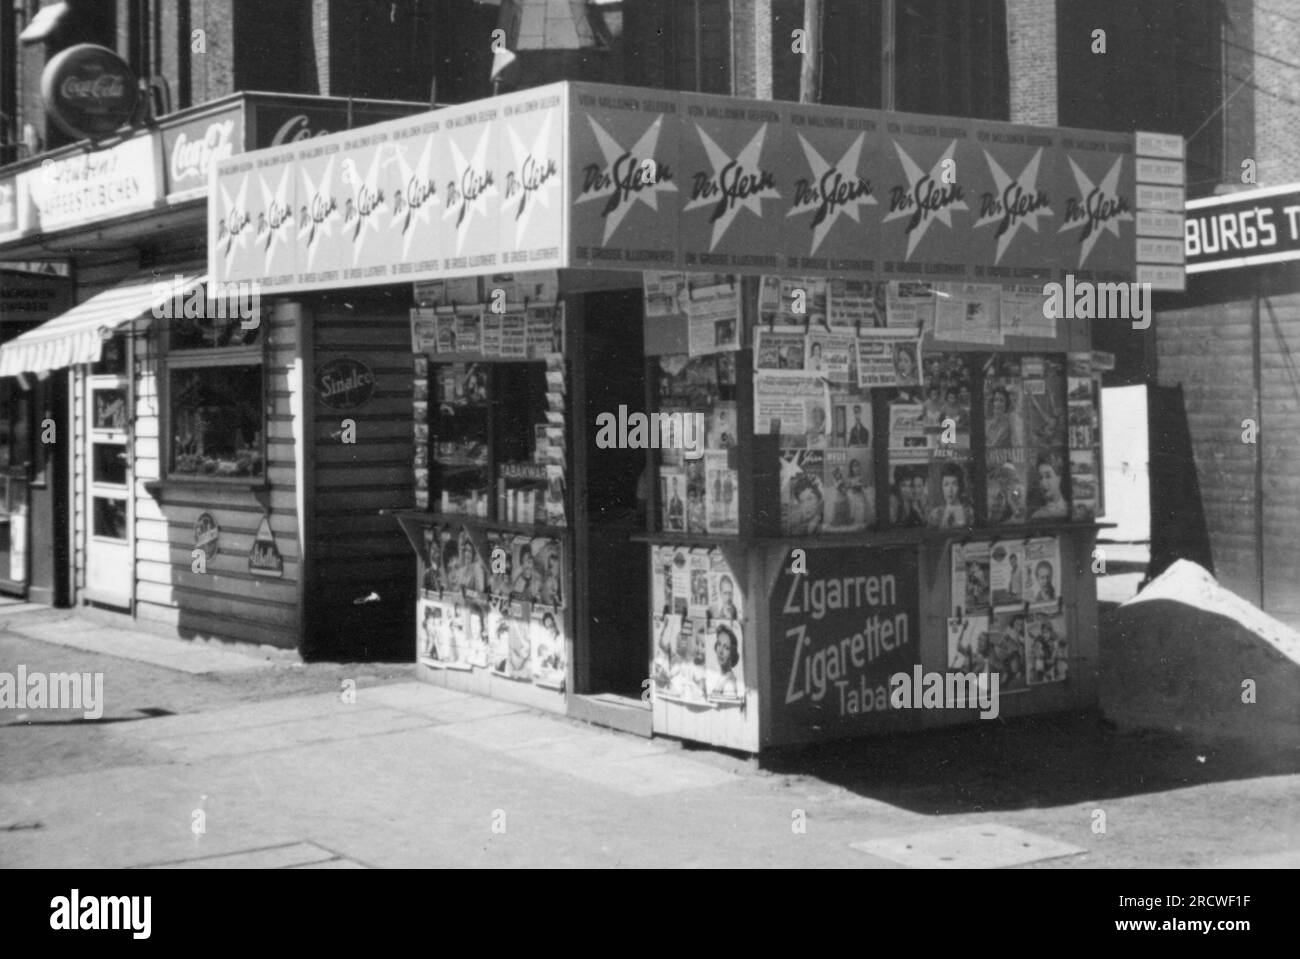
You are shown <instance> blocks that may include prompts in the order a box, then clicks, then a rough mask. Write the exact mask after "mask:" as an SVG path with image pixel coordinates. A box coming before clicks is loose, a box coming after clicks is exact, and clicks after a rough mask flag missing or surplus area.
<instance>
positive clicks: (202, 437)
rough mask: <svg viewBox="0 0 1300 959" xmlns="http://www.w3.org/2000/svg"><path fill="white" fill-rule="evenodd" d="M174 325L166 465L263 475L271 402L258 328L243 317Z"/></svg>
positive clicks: (223, 474)
mask: <svg viewBox="0 0 1300 959" xmlns="http://www.w3.org/2000/svg"><path fill="white" fill-rule="evenodd" d="M172 322H173V328H172V329H171V330H170V331H169V340H170V343H169V349H168V352H167V371H166V376H165V391H166V396H167V435H168V437H169V440H168V450H167V472H168V476H169V477H170V478H172V479H201V480H218V481H220V480H243V481H247V480H250V479H260V478H261V477H263V476H264V474H265V465H266V426H267V415H266V404H265V386H264V382H263V380H264V364H263V354H262V345H261V343H260V342H259V337H258V330H257V329H252V330H245V329H243V327H242V325H241V323H240V321H239V319H238V318H233V319H184V320H180V319H178V320H174V321H172Z"/></svg>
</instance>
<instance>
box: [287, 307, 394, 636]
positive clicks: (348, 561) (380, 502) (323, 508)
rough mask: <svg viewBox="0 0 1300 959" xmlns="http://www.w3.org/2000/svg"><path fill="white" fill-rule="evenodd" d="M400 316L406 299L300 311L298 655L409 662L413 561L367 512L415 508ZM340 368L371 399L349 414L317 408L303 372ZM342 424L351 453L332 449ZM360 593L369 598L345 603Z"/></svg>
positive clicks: (339, 442)
mask: <svg viewBox="0 0 1300 959" xmlns="http://www.w3.org/2000/svg"><path fill="white" fill-rule="evenodd" d="M409 310H410V302H409V297H408V298H407V299H406V300H403V298H402V297H400V296H394V297H363V296H359V295H358V296H351V297H348V298H347V299H346V301H345V300H344V299H343V298H339V297H322V298H319V299H317V300H316V301H315V302H313V303H311V304H310V305H309V306H307V308H306V313H307V315H308V316H309V317H310V322H311V323H312V330H311V336H312V339H313V341H314V348H313V355H312V360H311V362H310V363H309V364H307V369H306V371H305V374H304V375H305V376H306V377H307V378H308V383H309V389H308V392H309V393H310V394H312V395H309V396H307V397H306V400H307V405H308V406H309V407H310V411H311V413H310V416H308V418H307V422H308V424H309V430H310V434H309V439H308V443H309V445H310V456H311V461H310V463H311V473H310V474H309V476H310V477H311V478H310V479H309V483H310V485H309V487H308V489H309V491H310V495H309V496H308V497H307V510H308V513H309V516H310V521H309V526H308V543H309V545H308V549H309V551H310V554H311V572H310V578H309V581H308V584H309V589H308V595H307V600H306V604H307V635H306V636H305V637H304V655H308V656H313V657H317V656H319V657H329V658H344V659H365V658H382V659H394V660H401V661H407V662H409V661H411V660H412V659H414V649H415V643H414V637H415V598H416V564H415V555H414V552H413V551H412V549H411V546H410V544H409V543H408V542H407V539H406V535H405V534H404V533H403V532H402V530H401V527H399V526H398V524H397V521H396V520H395V519H393V517H391V516H381V515H380V513H379V511H380V510H383V509H411V508H413V507H414V505H415V486H414V474H413V472H412V457H413V455H414V442H413V438H412V422H413V420H412V407H411V402H412V382H413V365H412V354H411V324H410V312H409ZM340 358H349V359H353V360H358V361H360V362H362V363H364V364H365V365H366V366H368V367H369V368H370V369H371V371H372V372H373V373H374V377H375V389H374V393H373V394H372V396H371V397H370V399H369V400H368V401H367V402H366V403H364V404H363V405H361V406H359V407H357V408H356V409H351V410H345V411H338V410H331V409H328V408H327V407H325V406H324V405H323V404H322V403H321V402H320V399H319V397H318V396H316V395H315V390H314V386H313V385H311V384H314V383H315V376H314V371H315V370H318V369H319V368H320V367H321V366H323V365H324V364H326V363H328V362H330V361H331V360H335V359H340ZM345 419H351V420H353V421H355V423H356V442H355V443H352V444H349V443H344V442H343V421H344V420H345ZM372 593H373V594H376V595H377V596H378V597H379V599H378V600H376V601H372V602H366V603H355V602H354V600H357V599H360V598H362V597H366V596H369V595H370V594H372Z"/></svg>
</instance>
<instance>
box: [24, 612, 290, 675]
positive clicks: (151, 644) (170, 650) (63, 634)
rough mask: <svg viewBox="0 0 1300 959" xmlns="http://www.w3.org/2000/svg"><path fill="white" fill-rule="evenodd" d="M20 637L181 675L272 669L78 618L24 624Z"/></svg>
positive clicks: (224, 653)
mask: <svg viewBox="0 0 1300 959" xmlns="http://www.w3.org/2000/svg"><path fill="white" fill-rule="evenodd" d="M11 631H12V632H14V633H17V634H18V635H20V636H26V637H28V638H30V639H37V640H40V641H41V642H45V643H54V644H56V645H59V646H70V647H72V648H73V649H82V650H85V651H86V652H89V653H101V654H103V655H105V656H117V657H118V658H120V659H130V660H134V661H135V662H140V663H150V664H152V665H154V666H162V667H163V668H164V669H174V670H176V671H178V672H182V673H193V674H196V675H197V674H201V673H225V672H233V671H236V670H246V669H269V668H271V667H272V666H273V665H274V663H272V662H271V660H269V659H256V658H254V657H252V656H245V655H244V654H243V653H238V652H234V651H233V650H224V649H212V648H210V647H207V646H199V645H196V644H194V643H188V642H186V641H184V640H182V639H166V638H164V637H161V636H150V635H148V634H146V633H138V632H134V631H132V630H127V629H115V628H113V627H111V626H100V625H98V624H95V623H91V622H88V621H86V620H82V619H80V618H77V617H69V618H67V619H63V620H61V621H59V622H53V623H24V624H22V625H17V626H14V627H13V628H12V630H11Z"/></svg>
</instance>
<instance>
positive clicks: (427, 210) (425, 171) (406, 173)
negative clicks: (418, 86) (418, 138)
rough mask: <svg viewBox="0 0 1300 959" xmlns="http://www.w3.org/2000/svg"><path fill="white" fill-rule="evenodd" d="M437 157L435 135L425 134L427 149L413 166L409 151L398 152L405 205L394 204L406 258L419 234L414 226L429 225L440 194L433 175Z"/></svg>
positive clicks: (403, 252) (425, 147) (403, 253)
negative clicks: (437, 191) (407, 157)
mask: <svg viewBox="0 0 1300 959" xmlns="http://www.w3.org/2000/svg"><path fill="white" fill-rule="evenodd" d="M432 159H433V137H425V140H424V152H422V153H421V154H420V159H419V160H417V161H416V163H415V166H414V167H412V166H411V165H410V164H409V163H407V162H406V151H405V150H398V151H397V160H398V163H399V164H400V165H401V168H402V187H401V189H402V190H403V191H404V192H403V193H402V204H401V206H400V208H399V205H398V204H396V203H394V205H393V210H394V214H393V219H394V220H395V221H396V220H399V219H400V220H401V221H402V258H403V259H405V258H406V256H407V254H408V253H410V250H411V240H412V239H413V238H414V237H415V230H414V229H413V227H414V226H415V225H416V223H417V222H418V223H423V224H425V225H426V226H428V225H429V215H430V214H431V213H432V212H433V207H434V197H435V196H436V195H437V193H436V188H435V186H434V183H433V179H432V178H431V177H430V176H429V162H430V161H431V160H432Z"/></svg>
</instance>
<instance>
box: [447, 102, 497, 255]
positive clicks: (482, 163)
mask: <svg viewBox="0 0 1300 959" xmlns="http://www.w3.org/2000/svg"><path fill="white" fill-rule="evenodd" d="M491 132H492V128H491V127H490V126H487V127H484V128H483V133H482V134H481V135H480V136H479V138H478V144H477V145H475V147H474V153H473V155H472V156H471V158H470V159H469V160H468V161H467V160H466V159H465V154H463V153H461V152H460V145H459V144H457V143H456V141H455V140H452V141H451V157H452V168H453V169H454V170H456V171H457V173H458V174H459V177H460V182H459V183H455V184H453V188H452V190H449V191H448V193H447V200H448V204H449V205H448V207H447V210H446V212H445V213H443V215H442V218H443V219H444V220H445V219H447V218H449V217H452V216H454V217H456V252H457V253H460V251H461V248H462V247H464V245H465V234H466V233H468V232H469V227H470V223H471V222H473V219H474V214H475V213H476V212H477V213H478V214H479V217H480V218H482V219H487V215H488V213H487V201H488V200H489V199H491V198H492V197H495V196H496V195H497V187H496V180H495V178H494V176H493V173H492V171H491V170H489V169H488V168H487V148H488V136H489V134H491Z"/></svg>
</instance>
